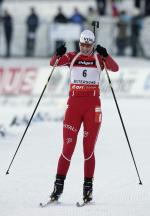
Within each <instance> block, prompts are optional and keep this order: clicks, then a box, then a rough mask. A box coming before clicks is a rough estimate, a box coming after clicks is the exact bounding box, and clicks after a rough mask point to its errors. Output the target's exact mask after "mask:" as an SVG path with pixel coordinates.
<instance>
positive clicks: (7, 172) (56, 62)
mask: <svg viewBox="0 0 150 216" xmlns="http://www.w3.org/2000/svg"><path fill="white" fill-rule="evenodd" d="M58 61H59V58H58V59H57V60H56V61H55V64H54V66H53V68H52V70H51V73H50V75H49V77H48V80H47V82H46V84H45V86H44V88H43V91H42V93H41V95H40V98H39V100H38V102H37V104H36V106H35V109H34V111H33V113H32V115H31V117H30V120H29V122H28V124H27V126H26V129H25V131H24V133H23V135H22V137H21V140H20V142H19V145H18V147H17V149H16V151H15V154H14V156H13V158H12V160H11V162H10V165H9V167H8V169H7V171H6V175H8V174H9V170H10V168H11V166H12V163H13V161H14V159H15V157H16V154H17V152H18V150H19V148H20V146H21V143H22V141H23V139H24V137H25V134H26V132H27V130H28V128H29V126H30V123H31V121H32V119H33V116H34V114H35V112H36V110H37V108H38V105H39V103H40V101H41V99H42V96H43V94H44V92H45V90H46V88H47V85H48V83H49V81H50V79H51V77H52V74H53V71H54V69H55V67H56V66H57V64H58Z"/></svg>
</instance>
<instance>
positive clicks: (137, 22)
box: [131, 8, 144, 57]
mask: <svg viewBox="0 0 150 216" xmlns="http://www.w3.org/2000/svg"><path fill="white" fill-rule="evenodd" d="M142 21H143V18H142V15H141V13H140V10H139V9H138V8H135V9H134V11H133V17H132V19H131V50H132V54H131V55H132V56H133V57H136V56H139V54H140V55H142V56H144V50H143V47H142V44H141V41H140V33H141V30H142Z"/></svg>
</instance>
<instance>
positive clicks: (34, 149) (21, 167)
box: [0, 99, 150, 216]
mask: <svg viewBox="0 0 150 216" xmlns="http://www.w3.org/2000/svg"><path fill="white" fill-rule="evenodd" d="M118 103H119V106H120V110H121V113H122V116H123V119H124V123H125V127H126V129H127V133H128V136H129V139H130V142H131V147H132V150H133V154H134V157H135V160H136V163H137V167H138V169H139V173H140V177H141V180H142V182H143V185H142V186H141V185H139V180H138V177H137V173H136V170H135V167H134V164H133V160H132V157H131V154H130V151H129V147H128V144H127V141H126V139H125V135H124V132H123V129H122V126H121V122H120V119H119V116H118V113H117V110H116V107H115V104H114V101H113V100H112V99H102V108H103V124H102V128H101V131H100V135H99V137H98V140H97V145H96V149H95V152H96V170H95V180H94V194H93V195H94V204H92V205H88V206H85V207H83V208H77V207H76V206H75V203H76V201H81V200H82V185H83V153H82V128H81V131H80V133H79V137H78V143H77V146H76V151H75V153H74V156H73V158H72V163H71V166H70V170H69V173H68V176H67V179H66V182H65V188H64V193H63V196H62V198H61V200H60V201H61V204H60V205H55V206H50V207H48V208H44V209H41V208H40V207H39V205H38V204H39V203H40V202H41V201H45V200H47V199H48V196H49V194H50V193H51V192H52V190H53V182H54V179H55V174H56V167H57V160H58V157H59V154H60V153H61V148H62V122H61V121H58V122H54V121H49V122H48V121H47V122H41V123H37V124H32V125H31V126H30V128H29V130H28V132H27V134H26V136H25V138H24V140H23V143H22V145H21V147H20V149H19V151H18V154H17V156H16V158H15V160H14V163H13V165H12V167H11V169H10V174H9V175H5V173H6V171H7V168H8V166H9V163H10V161H11V159H12V157H13V154H14V153H15V150H16V148H17V146H18V143H19V141H20V138H21V136H22V134H23V132H24V129H25V128H24V127H25V126H24V127H23V126H22V127H21V128H20V129H18V131H17V133H15V134H11V135H8V136H6V138H2V137H1V138H0V216H50V215H52V216H79V215H80V216H81V215H82V216H149V215H150V170H149V164H150V157H149V154H150V146H149V143H150V142H149V139H150V135H149V120H150V119H149V107H150V106H149V105H150V101H149V99H119V100H118ZM1 115H2V113H1Z"/></svg>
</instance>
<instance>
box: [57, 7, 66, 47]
mask: <svg viewBox="0 0 150 216" xmlns="http://www.w3.org/2000/svg"><path fill="white" fill-rule="evenodd" d="M53 21H54V23H67V22H68V19H67V17H66V16H65V15H64V13H63V12H62V8H61V7H58V13H57V14H56V16H55V17H54V20H53ZM63 43H64V41H63V40H57V41H56V48H57V47H59V46H61V45H62V44H63Z"/></svg>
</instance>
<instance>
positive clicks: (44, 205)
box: [39, 200, 59, 208]
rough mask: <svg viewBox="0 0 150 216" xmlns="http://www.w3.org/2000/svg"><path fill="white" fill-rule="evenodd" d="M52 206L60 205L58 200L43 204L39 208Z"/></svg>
mask: <svg viewBox="0 0 150 216" xmlns="http://www.w3.org/2000/svg"><path fill="white" fill-rule="evenodd" d="M52 204H59V202H58V201H56V200H54V201H53V200H49V201H48V202H45V203H44V202H41V203H40V204H39V206H40V207H41V208H44V207H47V206H49V205H52Z"/></svg>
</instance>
